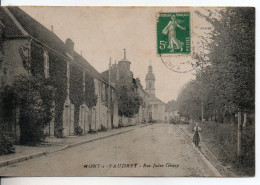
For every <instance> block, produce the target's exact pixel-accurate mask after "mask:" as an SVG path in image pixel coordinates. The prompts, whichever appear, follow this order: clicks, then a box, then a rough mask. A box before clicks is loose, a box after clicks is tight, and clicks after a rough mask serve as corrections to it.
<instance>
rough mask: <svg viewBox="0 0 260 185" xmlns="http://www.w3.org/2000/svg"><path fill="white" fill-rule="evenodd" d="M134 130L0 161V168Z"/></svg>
mask: <svg viewBox="0 0 260 185" xmlns="http://www.w3.org/2000/svg"><path fill="white" fill-rule="evenodd" d="M135 129H136V128H132V129H129V130H126V131H122V132H118V133H114V134H109V135H107V136H102V137H98V138H94V139H87V140H84V141H80V142H76V143H72V144H68V145H65V146H63V147H62V148H59V149H57V150H53V151H50V152H47V151H45V152H38V153H34V154H30V155H25V156H22V157H17V158H14V159H9V160H6V161H2V162H0V168H1V167H4V166H10V165H13V164H16V163H20V162H23V161H26V160H29V159H33V158H37V157H41V156H44V155H47V154H51V153H55V152H59V151H62V150H66V149H68V148H72V147H75V146H79V145H82V144H85V143H90V142H93V141H97V140H100V139H105V138H108V137H111V136H116V135H119V134H123V133H126V132H130V131H133V130H135Z"/></svg>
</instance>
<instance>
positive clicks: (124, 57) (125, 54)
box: [124, 49, 126, 59]
mask: <svg viewBox="0 0 260 185" xmlns="http://www.w3.org/2000/svg"><path fill="white" fill-rule="evenodd" d="M124 59H126V49H124Z"/></svg>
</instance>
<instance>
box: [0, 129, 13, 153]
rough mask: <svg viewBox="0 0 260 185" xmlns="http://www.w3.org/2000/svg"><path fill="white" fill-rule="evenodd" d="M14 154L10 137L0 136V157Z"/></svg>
mask: <svg viewBox="0 0 260 185" xmlns="http://www.w3.org/2000/svg"><path fill="white" fill-rule="evenodd" d="M12 153H15V148H14V145H13V141H12V140H11V138H10V137H7V136H5V135H2V134H1V135H0V155H6V154H12Z"/></svg>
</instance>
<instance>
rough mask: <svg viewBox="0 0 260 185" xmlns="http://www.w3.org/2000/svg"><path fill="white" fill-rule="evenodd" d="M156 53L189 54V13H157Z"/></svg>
mask: <svg viewBox="0 0 260 185" xmlns="http://www.w3.org/2000/svg"><path fill="white" fill-rule="evenodd" d="M157 53H158V54H159V55H164V54H190V53H191V41H190V13H189V12H175V13H159V14H158V17H157Z"/></svg>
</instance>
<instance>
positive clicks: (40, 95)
mask: <svg viewBox="0 0 260 185" xmlns="http://www.w3.org/2000/svg"><path fill="white" fill-rule="evenodd" d="M3 89H4V90H3V91H2V93H1V95H3V96H1V97H2V101H3V102H4V105H8V104H9V103H10V102H12V103H11V104H10V106H12V107H11V109H14V108H19V110H20V118H19V125H20V132H21V135H20V144H28V145H35V144H37V143H38V142H40V141H41V140H42V139H44V128H45V127H46V125H47V124H48V123H49V122H50V121H51V119H52V114H53V113H52V110H53V102H54V93H55V89H54V88H53V84H52V82H51V81H50V80H49V79H45V78H43V77H40V76H25V75H20V76H17V78H16V80H15V81H14V83H13V85H12V86H5V87H4V88H3Z"/></svg>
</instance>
